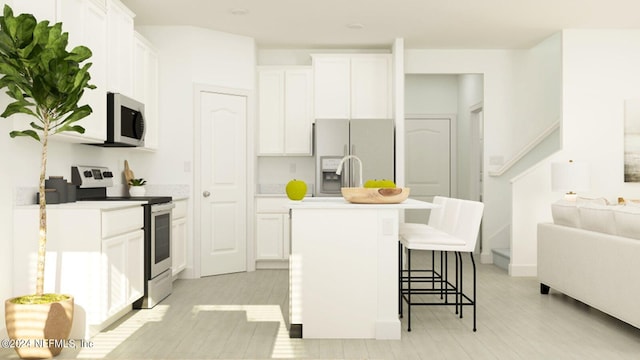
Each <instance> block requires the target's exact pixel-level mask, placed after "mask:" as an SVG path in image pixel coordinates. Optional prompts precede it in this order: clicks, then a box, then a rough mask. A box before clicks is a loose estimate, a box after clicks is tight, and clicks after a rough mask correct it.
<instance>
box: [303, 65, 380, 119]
mask: <svg viewBox="0 0 640 360" xmlns="http://www.w3.org/2000/svg"><path fill="white" fill-rule="evenodd" d="M312 58H313V72H314V80H313V81H314V108H315V118H316V119H388V118H391V117H392V105H391V104H392V102H391V94H392V92H391V85H392V81H391V74H392V72H391V59H392V58H391V55H390V54H314V55H312Z"/></svg>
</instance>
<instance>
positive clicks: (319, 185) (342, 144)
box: [314, 119, 395, 196]
mask: <svg viewBox="0 0 640 360" xmlns="http://www.w3.org/2000/svg"><path fill="white" fill-rule="evenodd" d="M314 133H315V135H314V136H315V138H314V140H315V141H314V144H315V145H314V146H315V151H314V154H315V157H316V192H315V196H341V195H340V188H341V187H354V186H358V184H359V182H360V181H361V179H358V177H359V171H360V169H359V168H358V167H359V166H360V164H358V162H357V161H356V160H347V161H346V162H345V164H344V168H343V169H342V174H341V175H338V174H336V170H337V168H338V164H339V163H340V161H341V160H342V158H343V157H344V156H347V155H355V156H357V157H358V158H359V159H360V160H362V177H363V179H362V182H363V183H364V182H365V181H366V180H369V179H389V180H394V181H395V176H394V174H395V169H394V165H395V161H394V159H395V151H394V149H395V148H394V143H395V136H394V126H393V119H357V120H343V119H317V120H316V123H315V128H314Z"/></svg>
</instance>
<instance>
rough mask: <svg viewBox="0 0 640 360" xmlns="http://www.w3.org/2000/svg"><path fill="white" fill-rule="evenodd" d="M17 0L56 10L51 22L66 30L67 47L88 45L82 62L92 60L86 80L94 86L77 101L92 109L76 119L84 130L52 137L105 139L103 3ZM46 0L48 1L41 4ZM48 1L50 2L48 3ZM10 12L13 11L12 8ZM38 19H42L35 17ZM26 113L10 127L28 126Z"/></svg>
mask: <svg viewBox="0 0 640 360" xmlns="http://www.w3.org/2000/svg"><path fill="white" fill-rule="evenodd" d="M20 3H21V4H24V5H28V4H33V3H38V4H39V6H40V5H41V6H42V7H43V8H44V9H46V8H48V7H49V6H51V7H53V8H54V10H55V12H56V13H57V17H56V18H50V19H49V20H51V21H52V22H62V23H63V25H62V30H63V31H64V32H68V33H69V48H73V47H75V46H78V45H84V46H86V47H88V48H89V49H90V50H91V52H92V56H91V58H89V59H88V60H87V61H86V62H90V63H92V65H91V68H90V69H89V73H90V74H91V81H90V83H91V84H93V85H95V86H96V87H97V88H96V89H93V90H90V89H86V90H85V92H84V95H83V96H82V99H80V105H85V104H88V105H89V106H91V109H92V110H93V112H92V113H91V114H90V115H89V116H87V117H85V118H84V119H82V120H80V121H79V122H78V123H77V124H78V125H80V126H82V127H83V128H84V129H85V132H84V134H79V133H76V132H64V133H61V134H58V135H56V137H55V138H54V139H56V140H61V141H67V142H77V143H102V142H104V141H105V140H106V134H107V123H106V121H105V118H106V90H105V89H106V81H107V80H106V78H107V63H106V59H107V56H106V51H107V43H106V41H107V15H106V10H105V8H104V7H101V6H99V5H97V4H96V3H95V2H93V1H89V0H58V1H35V0H32V1H25V2H22V1H21V2H20ZM44 4H49V5H44ZM51 4H52V5H51ZM14 12H16V13H17V11H16V10H15V9H14ZM38 20H44V19H40V18H38ZM31 121H32V120H31V118H30V117H14V128H15V129H19V130H24V129H26V128H28V127H29V126H28V124H29V122H31Z"/></svg>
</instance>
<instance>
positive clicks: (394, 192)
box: [340, 187, 409, 204]
mask: <svg viewBox="0 0 640 360" xmlns="http://www.w3.org/2000/svg"><path fill="white" fill-rule="evenodd" d="M340 190H341V192H342V197H343V198H344V199H345V200H347V201H348V202H350V203H354V204H398V203H401V202H403V201H405V200H406V199H407V198H408V197H409V188H362V187H343V188H342V189H340Z"/></svg>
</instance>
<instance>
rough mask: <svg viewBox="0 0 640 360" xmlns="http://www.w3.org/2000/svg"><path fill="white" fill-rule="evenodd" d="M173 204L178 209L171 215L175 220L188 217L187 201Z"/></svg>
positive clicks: (174, 209)
mask: <svg viewBox="0 0 640 360" xmlns="http://www.w3.org/2000/svg"><path fill="white" fill-rule="evenodd" d="M173 203H174V204H175V205H176V207H175V208H173V212H172V213H171V216H172V217H173V220H176V219H180V218H183V217H186V216H187V201H186V200H179V201H174V202H173Z"/></svg>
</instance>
